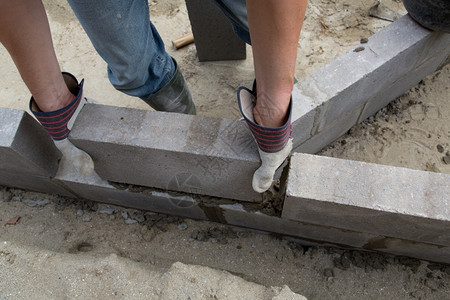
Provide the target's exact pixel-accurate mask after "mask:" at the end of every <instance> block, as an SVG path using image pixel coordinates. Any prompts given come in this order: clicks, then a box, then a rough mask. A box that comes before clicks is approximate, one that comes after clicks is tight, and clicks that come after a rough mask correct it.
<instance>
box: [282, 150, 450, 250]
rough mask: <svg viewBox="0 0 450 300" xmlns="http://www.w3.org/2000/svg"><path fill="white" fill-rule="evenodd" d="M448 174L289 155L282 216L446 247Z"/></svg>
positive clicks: (449, 231) (448, 236)
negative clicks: (289, 163) (289, 160)
mask: <svg viewBox="0 0 450 300" xmlns="http://www.w3.org/2000/svg"><path fill="white" fill-rule="evenodd" d="M449 195H450V175H447V174H440V173H431V172H424V171H418V170H411V169H406V168H398V167H391V166H382V165H376V164H369V163H364V162H357V161H349V160H343V159H336V158H329V157H321V156H313V155H308V154H294V155H293V156H292V158H291V165H290V169H289V176H288V182H287V190H286V199H285V202H284V207H283V213H282V217H283V218H285V219H289V220H296V221H301V222H304V223H311V224H317V225H322V226H330V227H335V228H340V229H345V230H353V231H357V232H366V233H371V234H375V235H381V236H386V237H392V238H399V239H403V240H409V241H414V242H422V243H429V244H434V245H442V246H450V209H449V200H450V197H449Z"/></svg>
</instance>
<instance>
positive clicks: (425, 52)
mask: <svg viewBox="0 0 450 300" xmlns="http://www.w3.org/2000/svg"><path fill="white" fill-rule="evenodd" d="M362 46H363V50H362V51H355V49H356V48H357V47H355V49H352V50H350V51H349V52H347V53H345V54H343V55H341V56H340V57H338V58H337V59H335V60H334V61H332V62H331V63H329V64H327V65H326V66H324V67H323V68H321V69H320V70H319V71H317V72H316V73H314V74H313V75H312V76H309V77H307V78H305V79H304V80H302V81H300V82H298V83H297V84H296V85H295V87H294V91H293V102H294V115H293V129H294V132H293V134H294V149H295V151H297V152H308V153H316V152H318V151H319V150H321V149H322V148H323V147H324V146H326V145H328V144H329V143H331V142H332V141H334V140H335V139H336V138H338V137H339V136H340V135H342V134H343V133H344V132H346V131H347V130H348V129H350V128H351V127H352V126H353V125H355V124H356V123H358V122H361V121H363V120H364V119H366V118H367V117H369V116H371V115H373V114H375V113H376V112H377V111H378V110H379V109H381V108H382V107H384V106H386V105H387V104H388V103H389V102H390V101H392V100H394V99H395V98H397V97H398V96H400V95H401V94H403V93H404V92H405V91H407V90H409V89H410V88H411V87H413V86H414V85H416V84H417V83H418V82H419V81H420V80H421V79H422V78H424V77H425V76H427V75H429V74H431V73H432V72H433V71H435V70H436V69H437V68H438V67H439V66H440V65H441V64H442V63H443V62H444V61H446V59H447V57H448V55H449V54H450V34H444V33H438V32H432V31H429V30H427V29H425V28H423V27H421V26H420V25H418V24H417V23H416V22H414V21H413V20H412V19H411V18H410V17H409V16H408V15H406V16H404V17H402V18H400V19H399V20H397V21H395V22H394V23H392V24H391V25H389V26H387V27H386V28H384V29H382V30H380V31H379V32H377V33H376V34H374V35H373V36H371V37H370V38H369V41H368V43H366V44H363V45H362ZM359 47H361V45H360V46H359ZM342 74H345V76H342ZM345 115H351V116H352V118H351V122H350V120H346V121H345V122H343V121H342V120H343V119H342V118H343V116H345ZM355 116H357V117H356V118H355ZM338 120H341V121H338ZM330 132H331V133H332V134H330ZM316 136H320V138H316ZM303 144H304V145H303Z"/></svg>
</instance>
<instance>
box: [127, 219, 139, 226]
mask: <svg viewBox="0 0 450 300" xmlns="http://www.w3.org/2000/svg"><path fill="white" fill-rule="evenodd" d="M135 223H137V221H136V220H133V219H126V220H125V224H128V225H130V224H135Z"/></svg>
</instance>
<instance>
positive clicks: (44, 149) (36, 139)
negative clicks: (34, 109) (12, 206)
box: [0, 108, 62, 176]
mask: <svg viewBox="0 0 450 300" xmlns="http://www.w3.org/2000/svg"><path fill="white" fill-rule="evenodd" d="M61 156H62V154H61V152H60V151H59V150H58V149H57V148H56V146H55V144H54V143H53V141H52V139H51V138H50V136H49V134H48V133H47V132H46V131H45V129H43V128H42V127H41V125H40V124H39V123H38V122H37V121H36V120H35V119H34V118H33V117H31V116H30V115H29V114H28V113H27V112H25V111H22V110H16V109H10V108H0V170H3V171H7V172H10V173H14V172H15V173H17V174H29V175H34V176H54V175H55V174H56V171H57V170H58V162H59V159H60V158H61Z"/></svg>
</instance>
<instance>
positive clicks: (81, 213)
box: [77, 209, 84, 217]
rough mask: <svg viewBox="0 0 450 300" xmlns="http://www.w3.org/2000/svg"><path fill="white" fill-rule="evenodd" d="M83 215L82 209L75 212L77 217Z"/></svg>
mask: <svg viewBox="0 0 450 300" xmlns="http://www.w3.org/2000/svg"><path fill="white" fill-rule="evenodd" d="M83 214H84V212H83V210H82V209H79V210H77V217H81V216H82V215H83Z"/></svg>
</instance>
